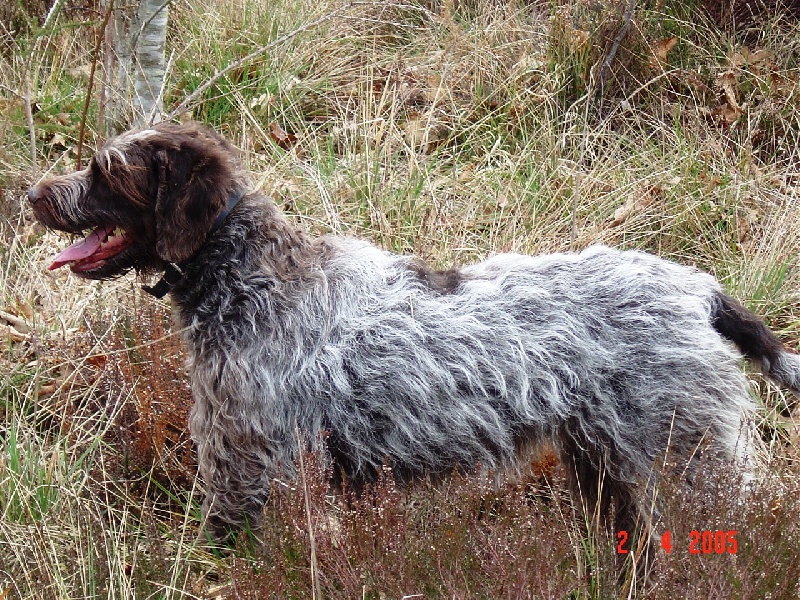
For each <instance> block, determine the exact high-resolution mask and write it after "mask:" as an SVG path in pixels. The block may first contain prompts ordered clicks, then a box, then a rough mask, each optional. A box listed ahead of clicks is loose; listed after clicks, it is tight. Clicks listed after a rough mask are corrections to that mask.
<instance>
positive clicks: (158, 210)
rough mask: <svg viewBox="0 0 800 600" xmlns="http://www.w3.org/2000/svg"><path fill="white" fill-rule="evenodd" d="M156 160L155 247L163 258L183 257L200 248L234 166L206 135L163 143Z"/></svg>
mask: <svg viewBox="0 0 800 600" xmlns="http://www.w3.org/2000/svg"><path fill="white" fill-rule="evenodd" d="M204 142H205V143H204ZM154 161H155V168H156V170H157V172H158V191H157V194H156V205H155V220H156V236H157V239H156V252H157V253H158V255H159V256H160V257H161V258H163V259H164V260H167V261H169V262H174V263H180V262H182V261H184V260H186V259H188V258H190V257H191V256H192V255H193V254H194V253H195V252H197V250H199V249H200V246H202V244H203V243H204V242H205V239H206V236H207V235H208V233H209V231H210V229H211V226H212V224H213V223H214V220H215V219H216V218H217V216H218V215H219V214H220V212H221V211H222V210H223V208H224V207H225V205H226V203H227V198H228V194H230V191H231V188H232V186H233V179H232V169H233V167H232V165H231V164H230V160H229V159H228V158H227V156H226V155H225V154H224V153H222V152H221V151H220V150H219V148H218V147H217V146H216V145H215V144H214V142H213V140H210V139H204V138H185V139H182V140H179V141H178V143H175V144H171V145H169V146H165V147H161V148H158V149H157V150H156V151H155V154H154Z"/></svg>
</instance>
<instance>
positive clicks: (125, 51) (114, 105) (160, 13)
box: [104, 0, 170, 135]
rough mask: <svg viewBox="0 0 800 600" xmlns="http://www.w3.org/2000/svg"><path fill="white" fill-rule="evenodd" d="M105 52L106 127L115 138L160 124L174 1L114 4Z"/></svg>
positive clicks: (137, 0)
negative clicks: (168, 28)
mask: <svg viewBox="0 0 800 600" xmlns="http://www.w3.org/2000/svg"><path fill="white" fill-rule="evenodd" d="M116 1H117V2H118V5H116V6H114V18H113V19H112V20H111V21H110V22H109V29H110V31H108V32H107V34H108V35H107V39H106V49H107V57H108V59H109V60H107V61H106V78H107V81H106V86H105V87H106V91H105V102H104V103H105V104H106V106H107V108H106V119H105V127H106V129H107V132H108V134H109V135H114V134H116V133H119V132H120V131H123V130H125V129H128V128H129V127H131V126H133V127H143V126H146V125H149V124H150V123H154V122H157V121H160V120H161V118H162V115H163V87H164V74H165V63H164V49H165V46H166V39H167V18H168V13H169V11H168V7H169V2H170V0H127V3H125V2H126V0H116Z"/></svg>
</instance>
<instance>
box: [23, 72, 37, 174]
mask: <svg viewBox="0 0 800 600" xmlns="http://www.w3.org/2000/svg"><path fill="white" fill-rule="evenodd" d="M22 101H23V106H24V109H25V121H26V122H27V123H28V136H29V140H30V145H31V168H32V169H33V176H34V179H37V178H38V176H39V161H38V160H37V159H36V130H35V129H34V125H33V108H32V106H31V78H30V74H29V73H28V71H27V70H26V71H25V94H23V96H22Z"/></svg>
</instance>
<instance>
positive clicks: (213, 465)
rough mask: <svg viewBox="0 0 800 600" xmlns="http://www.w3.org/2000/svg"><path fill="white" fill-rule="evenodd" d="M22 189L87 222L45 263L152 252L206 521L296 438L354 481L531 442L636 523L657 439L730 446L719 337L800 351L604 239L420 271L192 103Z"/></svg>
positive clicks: (682, 461)
mask: <svg viewBox="0 0 800 600" xmlns="http://www.w3.org/2000/svg"><path fill="white" fill-rule="evenodd" d="M28 198H29V200H30V203H31V204H32V206H33V212H34V214H35V216H36V217H37V219H38V220H39V221H40V222H41V223H43V224H44V225H46V226H47V227H50V228H53V229H57V230H61V231H66V232H69V233H72V234H79V235H82V234H84V232H87V231H90V232H89V233H88V234H86V237H85V238H83V239H81V240H80V241H78V242H76V243H75V244H73V245H72V246H70V247H69V248H67V249H66V250H64V251H63V252H61V253H60V254H59V255H58V256H57V257H56V258H55V261H54V262H53V264H52V265H51V267H50V268H51V269H52V268H56V267H59V266H62V265H66V264H69V265H70V268H71V269H72V271H73V272H74V273H76V274H78V275H80V276H82V277H86V278H89V279H105V278H111V277H117V276H119V275H121V274H123V273H125V272H126V271H129V270H131V269H135V270H137V271H140V272H151V273H152V272H159V273H160V272H164V277H163V278H162V280H161V281H160V282H159V283H158V285H156V286H155V288H148V289H149V291H150V292H151V293H155V294H157V295H163V294H165V293H167V292H168V293H169V294H170V296H171V298H172V301H173V303H174V305H175V307H176V308H177V314H178V316H179V319H180V322H181V324H182V325H183V327H184V328H185V338H186V343H187V344H188V346H189V356H190V358H189V361H188V368H189V371H190V374H191V382H192V389H193V393H194V401H195V404H194V407H193V409H192V413H191V418H190V429H191V432H192V437H193V440H194V442H195V443H196V445H197V453H198V458H199V471H200V475H201V476H202V479H203V481H204V484H205V500H204V503H203V515H204V517H205V519H206V527H207V531H208V532H209V533H210V534H211V535H212V536H213V537H214V538H215V539H224V538H226V536H228V535H229V534H230V533H231V532H234V531H236V530H237V529H240V528H242V527H244V526H250V527H257V526H258V524H259V523H260V521H261V519H262V512H263V507H264V504H265V502H266V500H267V497H268V495H269V490H270V484H271V482H272V480H273V479H274V478H276V477H280V476H287V475H288V476H291V475H292V474H293V470H294V467H295V464H296V460H297V459H298V453H299V452H300V451H301V450H305V449H307V448H315V449H321V450H323V454H324V456H326V457H328V460H329V465H330V468H331V471H332V473H333V474H334V475H333V477H334V479H336V480H338V481H339V482H340V483H341V482H342V480H344V481H346V482H348V484H352V485H354V486H359V485H363V484H364V483H367V482H369V481H371V480H373V479H374V478H375V477H376V476H377V474H378V473H379V472H380V471H381V469H382V467H383V466H385V465H389V466H390V467H391V469H392V473H393V475H394V477H395V478H396V479H397V480H398V481H400V482H404V481H411V480H415V479H416V480H418V479H420V478H427V477H430V478H432V479H436V478H437V477H439V476H442V475H445V474H447V473H450V472H453V471H454V470H455V471H460V472H467V471H470V470H474V469H475V468H476V466H478V465H480V466H481V467H482V468H485V469H491V470H495V469H503V468H508V467H514V466H515V465H517V466H518V465H520V464H523V463H522V458H523V452H524V451H525V450H526V449H529V448H530V447H531V446H535V445H537V444H540V443H543V442H544V443H548V444H552V445H553V446H554V447H555V448H556V449H557V450H558V451H559V453H560V455H561V457H562V460H563V461H564V463H565V465H566V471H567V472H568V473H569V475H570V477H571V478H572V487H573V488H574V491H575V492H576V493H577V494H579V499H580V502H581V504H583V505H584V506H586V507H587V509H588V510H589V511H590V512H593V511H595V510H597V511H599V514H602V515H604V516H606V517H607V516H608V515H611V514H613V515H614V517H613V523H609V524H610V525H613V526H615V527H618V528H621V529H627V530H632V529H634V527H635V526H636V523H643V522H647V520H648V518H649V517H650V515H651V506H650V501H651V500H652V497H653V494H652V492H653V480H654V479H653V477H652V475H653V473H654V470H655V469H656V468H657V467H658V466H659V464H660V463H661V458H663V457H664V456H665V454H666V455H668V457H669V458H670V459H671V460H672V462H674V463H675V464H677V465H678V466H679V467H680V468H681V469H685V468H686V467H687V465H689V463H691V464H694V463H696V462H697V461H696V459H695V458H696V456H695V455H696V454H698V453H699V452H701V451H702V453H703V455H704V457H705V458H710V459H713V460H715V461H719V462H720V463H722V464H731V465H732V464H739V465H742V466H745V468H746V466H747V462H748V454H749V453H750V451H751V442H752V436H751V435H750V433H748V432H749V431H750V429H748V421H749V420H750V418H751V416H752V414H753V412H754V410H755V406H754V402H753V400H752V399H751V395H750V391H749V389H748V382H747V379H746V378H745V376H744V375H743V373H742V372H741V370H740V368H739V366H738V362H739V358H740V354H739V353H738V352H737V351H736V350H735V348H734V345H735V346H736V347H738V350H739V351H741V353H743V354H744V355H745V356H747V357H748V358H749V359H751V360H753V361H754V362H755V363H756V364H757V365H758V366H759V367H760V368H761V369H762V370H763V372H764V373H765V374H766V375H768V376H769V377H771V378H772V379H773V380H775V381H776V382H778V383H781V384H783V385H786V386H788V387H789V388H791V389H792V390H794V391H800V360H799V359H798V356H797V355H795V354H791V353H788V352H786V351H785V350H784V348H783V346H782V345H781V343H780V342H779V341H778V340H777V339H776V337H775V336H774V335H773V334H772V333H771V332H770V331H769V330H768V329H767V328H766V327H765V326H764V324H763V323H762V322H761V321H760V320H759V319H758V318H757V317H756V316H754V315H753V314H751V313H750V312H748V311H747V310H746V309H745V308H744V307H743V306H742V305H741V304H739V303H738V302H736V301H735V300H733V299H732V298H731V297H729V296H728V295H726V294H725V293H724V292H723V290H722V289H721V288H720V285H719V284H718V283H717V282H716V281H715V280H714V279H713V278H712V277H711V276H710V275H707V274H705V273H701V272H698V271H696V270H694V269H692V268H687V267H685V266H681V265H678V264H675V263H672V262H668V261H666V260H662V259H659V258H657V257H655V256H651V255H649V254H644V253H642V252H630V251H628V252H623V251H618V250H614V249H611V248H607V247H602V246H596V247H591V248H589V249H587V250H585V251H583V252H580V253H576V254H553V255H546V256H520V255H513V254H501V255H497V256H493V257H492V258H489V259H488V260H486V261H484V262H481V263H478V264H475V265H470V266H466V267H463V268H461V269H458V270H456V269H453V270H449V271H434V270H431V269H430V268H429V267H427V266H426V265H425V264H424V263H423V262H422V261H420V260H418V259H416V258H413V257H410V256H398V255H395V254H391V253H389V252H386V251H384V250H381V249H379V248H377V247H375V246H373V245H372V244H370V243H368V242H365V241H361V240H357V239H351V238H344V237H333V236H326V237H320V238H312V237H311V236H309V235H308V234H307V233H305V232H303V231H299V230H298V229H296V228H295V227H294V226H292V225H291V224H290V223H289V222H288V221H287V220H286V218H285V217H284V216H283V215H282V214H281V212H280V211H279V210H278V208H277V207H276V206H275V204H274V203H273V201H272V200H271V199H270V198H268V197H267V196H265V195H264V194H262V193H259V192H254V191H251V189H250V183H249V181H248V179H247V176H246V175H245V173H244V171H243V169H242V167H241V166H240V163H239V162H238V160H237V156H236V152H235V151H234V149H233V148H232V146H231V145H230V144H228V143H227V142H226V141H225V140H223V139H222V138H221V137H219V136H218V135H216V134H215V133H213V132H211V131H208V130H206V129H203V128H201V127H199V126H197V125H170V124H160V125H156V126H154V127H152V128H149V129H144V130H140V131H133V132H128V133H125V134H123V135H121V136H119V137H117V138H115V139H112V140H110V141H109V142H108V143H107V144H106V145H105V146H104V147H103V148H102V149H101V150H100V151H99V152H98V153H97V155H96V156H95V157H94V158H93V159H92V161H91V164H90V165H89V167H88V168H86V169H85V170H83V171H79V172H77V173H73V174H71V175H66V176H63V177H56V178H54V179H51V180H49V181H46V182H43V183H40V184H39V185H36V186H34V187H32V188H31V189H30V190H29V191H28ZM301 440H302V441H301ZM688 472H689V473H691V467H690V468H689V471H688ZM612 506H613V510H612Z"/></svg>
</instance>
